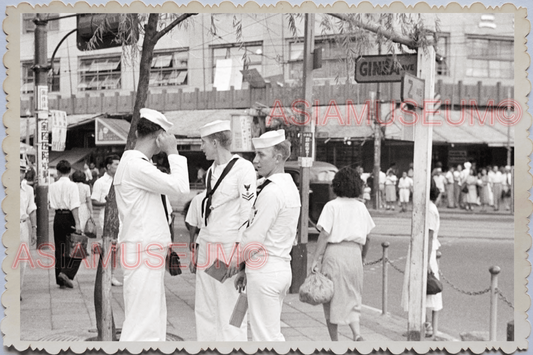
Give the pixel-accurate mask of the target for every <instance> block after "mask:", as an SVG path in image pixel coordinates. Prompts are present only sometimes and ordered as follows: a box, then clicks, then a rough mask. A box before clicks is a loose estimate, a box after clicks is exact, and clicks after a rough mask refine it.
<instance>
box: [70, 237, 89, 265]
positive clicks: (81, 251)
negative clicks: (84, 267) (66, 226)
mask: <svg viewBox="0 0 533 355" xmlns="http://www.w3.org/2000/svg"><path fill="white" fill-rule="evenodd" d="M87 241H88V240H87V236H85V235H83V234H76V233H70V234H69V235H68V236H67V255H68V257H69V258H71V259H85V258H86V257H87Z"/></svg>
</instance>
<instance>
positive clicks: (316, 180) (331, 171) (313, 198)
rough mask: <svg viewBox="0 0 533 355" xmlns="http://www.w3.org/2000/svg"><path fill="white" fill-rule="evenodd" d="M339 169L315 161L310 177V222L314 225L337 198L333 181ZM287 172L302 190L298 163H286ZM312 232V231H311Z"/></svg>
mask: <svg viewBox="0 0 533 355" xmlns="http://www.w3.org/2000/svg"><path fill="white" fill-rule="evenodd" d="M337 171H339V169H337V167H336V166H335V165H333V164H330V163H326V162H323V161H314V162H313V166H312V167H311V171H310V176H309V220H310V222H311V223H312V224H313V225H314V224H316V222H317V221H318V217H320V213H321V212H322V208H324V205H325V204H326V203H327V202H328V201H330V200H332V199H333V198H335V194H334V193H333V190H332V189H331V181H332V180H333V178H334V177H335V173H337ZM285 172H286V173H288V174H291V176H292V178H293V180H294V182H295V184H296V186H298V189H299V188H300V167H299V166H298V162H297V161H288V162H286V163H285ZM310 232H311V230H310Z"/></svg>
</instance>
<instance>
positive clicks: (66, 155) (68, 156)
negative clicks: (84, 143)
mask: <svg viewBox="0 0 533 355" xmlns="http://www.w3.org/2000/svg"><path fill="white" fill-rule="evenodd" d="M93 150H94V149H93V148H73V149H71V150H65V151H63V152H54V151H51V152H50V163H49V166H50V167H51V168H55V167H56V165H57V163H59V162H60V161H61V160H66V161H68V162H69V163H70V165H71V166H72V167H73V168H74V169H78V170H83V164H84V161H83V159H84V158H85V157H86V156H88V155H89V154H91V152H92V151H93Z"/></svg>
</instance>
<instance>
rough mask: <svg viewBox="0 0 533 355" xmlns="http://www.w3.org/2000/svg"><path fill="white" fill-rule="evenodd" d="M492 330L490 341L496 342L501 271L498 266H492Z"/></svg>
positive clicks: (490, 331)
mask: <svg viewBox="0 0 533 355" xmlns="http://www.w3.org/2000/svg"><path fill="white" fill-rule="evenodd" d="M489 271H490V330H489V340H490V341H496V329H497V327H496V322H497V319H496V318H497V316H498V295H497V294H496V289H497V288H498V274H499V273H500V271H501V269H500V268H499V267H498V266H492V267H491V268H490V269H489Z"/></svg>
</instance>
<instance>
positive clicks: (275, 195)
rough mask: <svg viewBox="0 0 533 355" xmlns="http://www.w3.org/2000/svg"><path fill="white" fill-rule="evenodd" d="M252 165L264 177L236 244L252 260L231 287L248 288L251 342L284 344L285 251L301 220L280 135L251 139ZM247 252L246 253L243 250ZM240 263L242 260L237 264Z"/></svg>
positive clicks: (287, 255) (287, 150) (288, 280)
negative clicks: (252, 147)
mask: <svg viewBox="0 0 533 355" xmlns="http://www.w3.org/2000/svg"><path fill="white" fill-rule="evenodd" d="M252 141H253V144H254V147H255V152H256V155H255V159H254V165H255V167H256V168H257V171H258V172H259V175H261V176H262V177H263V179H260V180H259V181H258V188H257V200H256V201H255V205H254V211H253V213H252V218H251V219H250V224H249V227H248V228H247V229H246V231H245V232H244V235H243V238H242V241H241V245H240V246H241V248H240V249H241V251H243V252H244V255H242V256H241V258H249V257H250V256H251V255H252V254H253V252H252V253H251V252H249V251H251V250H254V249H255V250H257V252H258V253H257V254H255V255H254V256H253V258H254V259H255V260H256V261H257V262H255V263H249V262H247V263H246V267H245V269H243V270H242V271H240V272H239V274H238V276H237V278H236V279H235V287H236V288H239V287H240V286H244V285H246V284H247V289H248V291H247V296H248V316H249V317H250V327H251V331H252V339H253V341H284V340H285V338H284V337H283V334H282V333H281V308H282V306H283V299H284V298H285V296H286V295H287V292H288V290H289V286H290V284H291V280H292V273H291V263H290V261H291V257H290V252H291V249H292V246H293V243H294V240H295V238H296V229H297V225H298V218H299V216H300V194H299V192H298V188H297V187H296V185H295V184H294V181H293V179H292V177H291V175H290V174H287V173H285V161H286V160H287V159H288V158H289V156H290V154H291V143H290V142H289V141H288V140H286V139H285V131H284V130H278V131H270V132H267V133H265V134H263V135H262V136H261V137H259V138H254V139H253V140H252ZM247 250H248V252H245V251H247ZM241 260H244V259H241Z"/></svg>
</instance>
